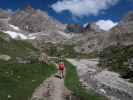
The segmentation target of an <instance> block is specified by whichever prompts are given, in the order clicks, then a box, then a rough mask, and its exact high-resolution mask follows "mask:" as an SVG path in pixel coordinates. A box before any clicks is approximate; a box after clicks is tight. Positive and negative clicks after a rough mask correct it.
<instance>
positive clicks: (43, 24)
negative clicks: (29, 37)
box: [10, 6, 59, 33]
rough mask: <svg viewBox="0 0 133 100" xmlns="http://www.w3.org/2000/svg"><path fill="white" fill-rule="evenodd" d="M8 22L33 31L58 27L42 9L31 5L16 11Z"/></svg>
mask: <svg viewBox="0 0 133 100" xmlns="http://www.w3.org/2000/svg"><path fill="white" fill-rule="evenodd" d="M10 23H11V24H13V25H15V26H18V27H19V28H20V29H22V30H25V31H28V32H31V33H35V32H41V31H47V30H48V29H49V30H54V29H56V28H57V29H58V27H57V26H59V25H57V24H58V23H56V22H55V21H54V20H53V19H52V18H51V17H49V15H48V14H47V13H46V12H45V11H42V10H38V9H34V8H32V7H31V6H27V7H26V8H24V9H22V10H19V11H17V12H16V13H15V14H14V15H13V16H12V18H11V20H10Z"/></svg>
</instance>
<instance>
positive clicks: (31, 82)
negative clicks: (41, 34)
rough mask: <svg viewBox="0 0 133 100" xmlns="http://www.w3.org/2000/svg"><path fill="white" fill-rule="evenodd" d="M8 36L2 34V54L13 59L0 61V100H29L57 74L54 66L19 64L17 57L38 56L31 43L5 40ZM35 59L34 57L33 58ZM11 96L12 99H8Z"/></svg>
mask: <svg viewBox="0 0 133 100" xmlns="http://www.w3.org/2000/svg"><path fill="white" fill-rule="evenodd" d="M6 37H9V36H8V35H6V34H4V33H2V32H0V54H7V55H9V56H11V57H12V60H11V61H9V62H4V61H0V100H28V98H30V97H31V94H32V93H33V90H34V89H35V88H36V87H37V86H38V85H39V84H40V83H41V82H42V81H43V80H44V79H46V78H47V77H49V76H50V75H51V74H53V73H55V72H56V68H55V67H54V66H53V65H45V64H43V65H42V64H38V63H32V64H17V63H16V62H14V60H15V59H14V58H16V57H24V58H27V57H28V56H33V55H34V54H35V55H36V54H38V50H37V49H35V48H34V47H33V46H32V45H31V44H30V43H27V42H26V41H21V40H13V39H11V40H10V41H9V42H8V41H6V40H5V38H6ZM32 58H33V57H32ZM8 95H9V96H10V95H11V98H8Z"/></svg>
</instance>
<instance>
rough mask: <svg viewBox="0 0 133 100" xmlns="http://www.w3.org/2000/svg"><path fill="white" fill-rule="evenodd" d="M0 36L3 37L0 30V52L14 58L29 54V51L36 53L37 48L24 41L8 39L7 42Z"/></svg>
mask: <svg viewBox="0 0 133 100" xmlns="http://www.w3.org/2000/svg"><path fill="white" fill-rule="evenodd" d="M2 37H4V33H2V32H0V54H7V55H9V56H11V57H12V58H15V57H25V56H30V55H31V54H30V53H37V49H36V48H34V47H33V46H32V45H31V44H30V43H28V42H26V41H22V40H13V39H10V41H9V42H8V41H6V40H4V39H3V38H2ZM5 37H6V36H5Z"/></svg>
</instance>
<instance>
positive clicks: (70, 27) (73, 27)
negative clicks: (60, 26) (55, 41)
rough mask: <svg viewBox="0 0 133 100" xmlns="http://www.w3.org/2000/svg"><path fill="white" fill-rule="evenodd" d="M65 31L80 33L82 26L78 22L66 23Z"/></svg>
mask: <svg viewBox="0 0 133 100" xmlns="http://www.w3.org/2000/svg"><path fill="white" fill-rule="evenodd" d="M66 31H67V32H74V33H82V32H83V28H82V27H81V26H80V25H79V24H68V25H67V27H66Z"/></svg>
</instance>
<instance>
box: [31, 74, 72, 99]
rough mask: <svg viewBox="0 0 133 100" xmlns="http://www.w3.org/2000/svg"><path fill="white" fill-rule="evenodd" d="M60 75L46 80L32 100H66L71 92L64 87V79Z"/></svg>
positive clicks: (35, 92)
mask: <svg viewBox="0 0 133 100" xmlns="http://www.w3.org/2000/svg"><path fill="white" fill-rule="evenodd" d="M58 76H59V74H58V73H56V74H55V75H53V76H51V77H50V78H48V79H47V80H45V81H44V82H43V83H42V84H41V85H40V86H39V87H38V88H37V89H36V90H35V91H34V93H33V95H32V98H31V100H65V97H66V96H67V95H69V93H70V92H69V91H68V90H67V89H66V88H65V86H64V79H60V78H59V77H58Z"/></svg>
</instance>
